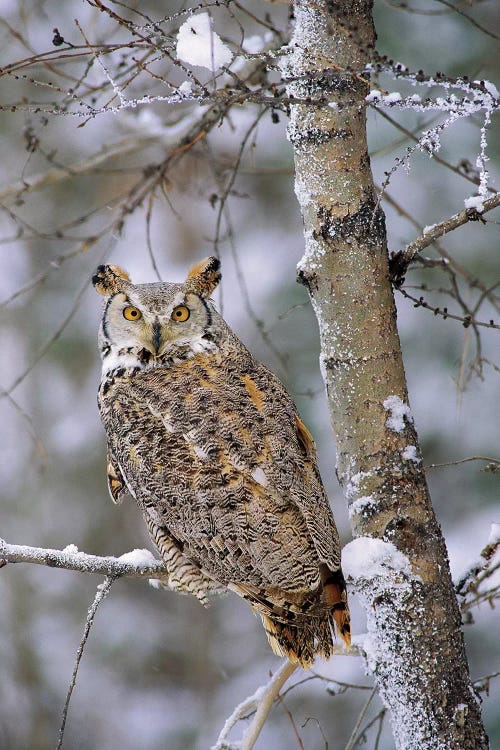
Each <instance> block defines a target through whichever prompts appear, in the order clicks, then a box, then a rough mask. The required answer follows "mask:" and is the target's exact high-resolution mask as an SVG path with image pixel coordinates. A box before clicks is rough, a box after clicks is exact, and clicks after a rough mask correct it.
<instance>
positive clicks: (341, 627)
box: [320, 564, 351, 648]
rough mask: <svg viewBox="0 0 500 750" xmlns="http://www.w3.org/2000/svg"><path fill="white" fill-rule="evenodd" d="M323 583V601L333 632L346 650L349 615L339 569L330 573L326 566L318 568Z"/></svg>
mask: <svg viewBox="0 0 500 750" xmlns="http://www.w3.org/2000/svg"><path fill="white" fill-rule="evenodd" d="M320 573H321V580H322V583H323V599H324V601H325V602H326V604H327V607H328V609H329V611H330V616H331V617H332V618H333V620H334V623H335V631H336V632H337V633H338V634H339V635H340V637H341V638H342V640H343V641H344V643H345V645H346V646H347V648H350V646H351V615H350V613H349V606H348V604H347V590H346V585H345V580H344V576H343V575H342V571H341V570H340V568H339V569H338V570H336V571H335V572H333V573H332V572H331V571H330V570H329V568H328V567H327V566H326V565H324V564H323V565H321V566H320Z"/></svg>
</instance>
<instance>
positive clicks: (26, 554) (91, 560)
mask: <svg viewBox="0 0 500 750" xmlns="http://www.w3.org/2000/svg"><path fill="white" fill-rule="evenodd" d="M138 553H141V554H138ZM134 554H135V560H134V558H132V559H130V556H131V555H134ZM127 558H128V559H127ZM0 561H5V562H6V563H9V562H10V563H19V562H24V563H34V564H35V565H47V566H49V567H50V568H63V569H65V570H77V571H79V572H80V573H92V574H95V575H106V576H110V577H111V578H121V577H123V576H128V577H133V578H165V577H167V570H166V568H165V565H164V563H163V562H161V561H160V560H156V559H155V558H154V557H153V555H152V554H151V553H150V552H148V550H134V552H133V553H127V554H126V555H123V556H122V557H121V558H120V557H98V556H97V555H87V554H86V553H85V552H79V551H78V549H77V547H75V545H73V544H71V545H69V546H68V547H66V548H65V549H63V550H59V549H45V548H43V547H26V546H24V545H19V544H7V542H6V541H5V540H4V539H0Z"/></svg>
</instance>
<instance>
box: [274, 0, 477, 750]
mask: <svg viewBox="0 0 500 750" xmlns="http://www.w3.org/2000/svg"><path fill="white" fill-rule="evenodd" d="M295 19H296V20H295V31H294V36H293V39H292V42H291V44H290V53H289V55H288V56H287V58H286V59H285V61H284V63H283V70H284V71H285V73H286V74H287V75H288V76H289V78H290V79H293V80H292V82H290V84H289V94H290V95H292V96H294V97H296V98H297V99H298V101H300V102H301V103H300V104H294V105H293V106H292V107H291V113H290V124H289V131H288V132H289V138H290V141H291V143H292V145H293V147H294V153H295V164H296V193H297V198H298V200H299V203H300V207H301V210H302V216H303V220H304V233H305V241H306V249H305V255H304V257H303V259H302V261H301V263H300V264H299V279H300V280H301V281H302V283H304V284H305V285H306V286H307V288H308V290H309V292H310V295H311V300H312V303H313V306H314V309H315V312H316V315H317V318H318V322H319V328H320V336H321V364H322V371H323V374H324V379H325V383H326V388H327V392H328V399H329V406H330V412H331V420H332V425H333V429H334V432H335V436H336V442H337V471H338V476H339V480H340V482H341V484H342V486H343V488H344V491H345V493H346V496H347V498H348V500H349V503H350V507H351V517H352V526H353V533H354V536H356V537H360V536H366V537H375V538H380V539H383V540H384V541H386V542H392V543H393V544H394V545H395V546H396V547H397V548H398V550H400V551H401V552H402V553H403V554H404V555H405V556H406V557H407V558H408V560H409V561H410V563H411V568H412V571H413V576H410V577H409V578H408V577H404V580H403V579H402V580H401V581H400V582H399V583H398V576H397V573H396V574H395V573H394V571H392V573H391V576H388V578H387V580H386V581H384V580H381V579H380V577H378V578H374V577H373V576H367V577H366V579H363V576H360V578H359V579H358V580H357V582H356V583H357V588H358V591H359V593H360V594H361V596H362V600H363V602H364V604H365V606H366V610H367V615H368V630H369V636H370V637H369V649H368V651H369V653H368V659H367V663H368V665H369V667H370V669H371V670H372V671H373V674H374V677H375V680H376V683H377V685H378V688H379V692H380V695H381V697H382V700H383V702H384V704H385V705H386V706H387V707H388V708H389V709H390V711H391V715H392V725H393V731H394V737H395V740H396V745H397V747H398V749H399V750H417V748H418V750H445V749H447V750H448V749H451V748H453V749H454V750H458V749H460V750H473V749H474V750H480V749H483V748H486V747H487V746H488V741H487V737H486V735H485V732H484V729H483V726H482V722H481V716H480V711H479V705H478V701H477V698H476V696H475V694H474V691H473V688H472V686H471V682H470V678H469V673H468V665H467V659H466V654H465V649H464V641H463V636H462V632H461V621H460V613H459V610H458V606H457V601H456V597H455V594H454V590H453V585H452V581H451V577H450V572H449V565H448V558H447V552H446V547H445V544H444V541H443V538H442V535H441V531H440V528H439V525H438V523H437V521H436V518H435V515H434V512H433V509H432V505H431V501H430V497H429V493H428V490H427V485H426V480H425V474H424V471H423V469H422V463H421V461H420V460H419V451H418V440H417V435H416V432H415V429H414V427H413V423H412V419H411V415H410V413H409V409H407V407H406V406H405V405H407V404H408V396H407V391H406V383H405V375H404V370H403V364H402V358H401V350H400V344H399V338H398V332H397V327H396V311H395V306H394V300H393V295H392V290H391V286H390V281H389V272H388V262H387V260H388V259H387V245H386V235H385V218H384V215H383V213H382V211H381V210H380V208H379V207H378V204H377V198H376V193H375V189H374V184H373V178H372V174H371V169H370V161H369V157H368V154H367V146H366V121H365V103H364V97H365V96H366V94H367V92H368V87H367V83H366V79H365V78H364V77H363V75H362V70H363V67H364V65H365V63H366V62H368V61H369V57H370V50H371V49H373V45H374V39H375V34H374V29H373V22H372V3H371V2H369V0H360V1H358V2H357V1H355V0H354V1H353V0H347V1H346V2H342V3H333V2H326V1H325V0H314V2H312V0H311V2H299V1H297V2H296V3H295ZM325 70H326V72H321V71H325ZM342 71H347V72H342ZM296 77H299V78H300V80H297V78H296ZM307 97H310V101H311V103H308V102H307ZM325 99H326V100H329V101H330V102H332V103H333V104H334V106H333V107H331V106H328V104H327V103H326V102H325ZM391 397H392V399H391ZM384 402H386V404H385V406H384ZM391 403H392V404H396V406H397V405H398V404H399V405H400V406H401V407H402V409H403V412H402V415H401V414H400V418H399V420H398V419H397V418H394V419H393V420H391V415H392V416H393V417H394V414H393V412H392V411H391V408H390V405H391ZM405 412H406V413H405ZM398 421H399V422H401V427H402V429H399V427H398ZM408 446H414V447H415V448H412V449H411V450H410V452H408V451H405V449H406V448H407V447H408ZM410 456H411V457H410ZM356 501H358V503H357V505H354V503H356ZM354 630H355V631H356V623H354Z"/></svg>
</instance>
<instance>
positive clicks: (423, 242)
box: [391, 193, 500, 276]
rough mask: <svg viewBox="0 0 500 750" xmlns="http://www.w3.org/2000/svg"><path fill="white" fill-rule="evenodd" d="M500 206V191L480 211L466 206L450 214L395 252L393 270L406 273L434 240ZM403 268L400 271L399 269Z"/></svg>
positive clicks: (487, 200) (392, 261) (484, 203)
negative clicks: (417, 256) (416, 257)
mask: <svg viewBox="0 0 500 750" xmlns="http://www.w3.org/2000/svg"><path fill="white" fill-rule="evenodd" d="M497 206H500V193H496V194H495V195H492V196H491V198H487V199H486V200H484V201H483V208H482V210H481V212H480V213H478V212H477V211H473V210H471V209H467V208H465V209H464V210H463V211H459V212H458V213H457V214H454V216H450V217H449V218H448V219H445V220H444V221H441V222H439V223H438V224H434V226H433V227H431V228H429V229H428V231H427V232H425V233H424V234H422V235H421V236H420V237H418V238H417V239H416V240H414V241H413V242H411V243H410V244H409V245H408V246H407V247H406V248H405V249H404V250H400V251H399V252H398V253H394V254H393V256H392V259H391V266H392V267H393V270H394V269H395V271H396V272H397V274H396V275H397V276H402V275H404V270H406V268H407V267H408V265H409V264H410V263H411V261H412V260H413V258H414V257H415V255H416V254H417V253H420V252H422V250H424V249H425V248H426V247H429V245H432V243H433V242H434V240H437V239H439V237H442V236H443V235H444V234H448V232H451V231H453V230H454V229H457V228H458V227H460V226H462V225H463V224H467V222H469V221H477V220H478V219H480V217H481V216H482V215H483V214H484V213H487V211H491V210H492V209H494V208H496V207H497ZM400 267H401V269H402V271H400V270H399V269H400Z"/></svg>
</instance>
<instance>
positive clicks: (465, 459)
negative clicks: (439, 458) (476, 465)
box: [424, 456, 500, 469]
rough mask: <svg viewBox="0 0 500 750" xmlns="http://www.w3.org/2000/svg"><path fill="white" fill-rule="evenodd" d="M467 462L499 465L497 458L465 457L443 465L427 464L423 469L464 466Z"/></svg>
mask: <svg viewBox="0 0 500 750" xmlns="http://www.w3.org/2000/svg"><path fill="white" fill-rule="evenodd" d="M467 461H487V462H488V463H491V464H498V465H500V461H499V460H498V458H490V457H489V456H467V458H459V459H458V460H457V461H447V462H446V463H444V464H429V465H428V466H424V469H442V468H444V467H445V466H457V465H458V464H465V463H467Z"/></svg>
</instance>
